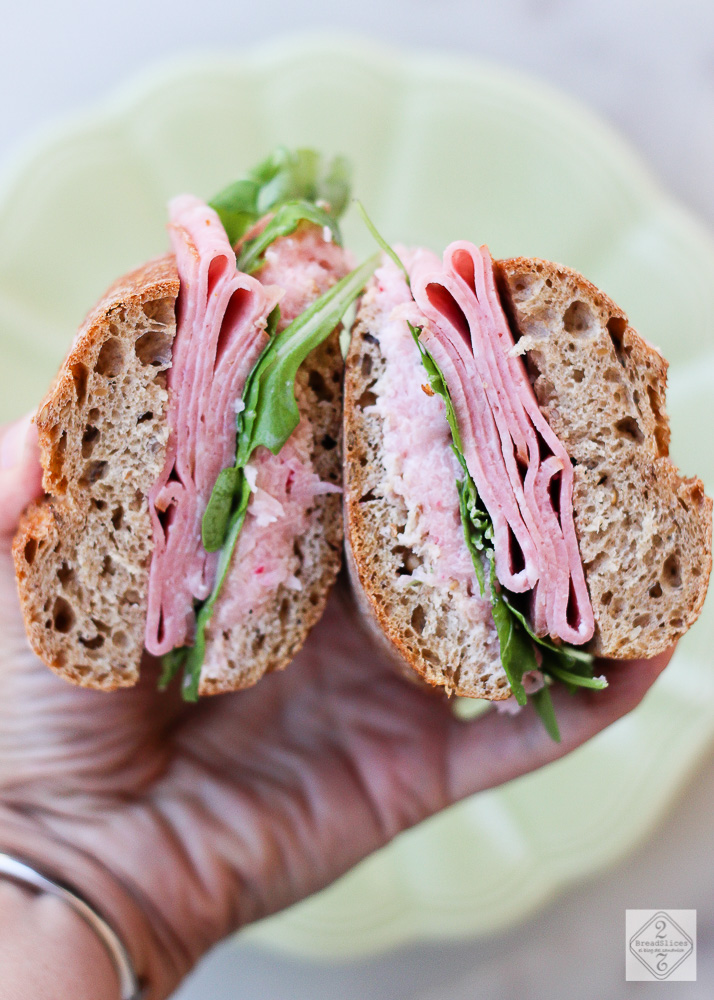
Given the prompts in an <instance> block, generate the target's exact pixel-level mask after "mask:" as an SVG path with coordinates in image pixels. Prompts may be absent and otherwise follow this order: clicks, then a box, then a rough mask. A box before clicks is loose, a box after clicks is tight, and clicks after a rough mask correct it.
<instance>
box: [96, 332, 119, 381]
mask: <svg viewBox="0 0 714 1000" xmlns="http://www.w3.org/2000/svg"><path fill="white" fill-rule="evenodd" d="M125 360H126V359H125V357H124V344H123V343H122V342H121V340H118V339H117V338H116V337H110V338H109V340H106V341H105V342H104V344H102V349H101V351H100V352H99V355H98V357H97V362H96V364H95V366H94V370H95V372H96V373H97V375H103V376H104V377H105V378H116V376H117V375H119V374H121V372H122V371H123V369H124V365H125Z"/></svg>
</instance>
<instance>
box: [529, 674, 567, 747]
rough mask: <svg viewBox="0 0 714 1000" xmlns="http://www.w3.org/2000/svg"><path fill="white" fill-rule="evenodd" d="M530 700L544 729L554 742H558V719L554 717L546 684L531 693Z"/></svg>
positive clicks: (551, 700)
mask: <svg viewBox="0 0 714 1000" xmlns="http://www.w3.org/2000/svg"><path fill="white" fill-rule="evenodd" d="M531 700H532V702H533V705H534V707H535V710H536V712H537V713H538V715H539V716H540V718H541V722H542V723H543V725H544V726H545V731H546V732H547V733H548V735H549V736H550V738H551V739H552V740H553V741H554V742H555V743H560V729H559V728H558V720H557V719H556V717H555V709H554V708H553V699H552V698H551V696H550V689H549V687H548V685H547V684H545V685H544V686H543V687H542V688H541V689H540V690H539V691H536V692H535V694H532V695H531Z"/></svg>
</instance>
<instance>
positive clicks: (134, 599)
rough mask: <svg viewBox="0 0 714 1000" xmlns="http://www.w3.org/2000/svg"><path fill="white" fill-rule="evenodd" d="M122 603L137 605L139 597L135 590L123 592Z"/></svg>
mask: <svg viewBox="0 0 714 1000" xmlns="http://www.w3.org/2000/svg"><path fill="white" fill-rule="evenodd" d="M124 601H125V602H126V603H127V604H139V602H140V601H141V597H140V596H139V593H138V591H136V590H125V591H124Z"/></svg>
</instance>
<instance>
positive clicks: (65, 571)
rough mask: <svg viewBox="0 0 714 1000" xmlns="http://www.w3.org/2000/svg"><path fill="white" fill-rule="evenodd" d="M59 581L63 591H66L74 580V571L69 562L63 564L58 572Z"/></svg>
mask: <svg viewBox="0 0 714 1000" xmlns="http://www.w3.org/2000/svg"><path fill="white" fill-rule="evenodd" d="M57 579H58V580H59V582H60V585H61V586H62V588H63V590H66V588H67V584H68V583H71V582H72V580H73V579H74V570H73V569H72V567H71V566H70V565H69V563H67V562H64V561H63V562H62V565H61V566H60V568H59V569H58V570H57Z"/></svg>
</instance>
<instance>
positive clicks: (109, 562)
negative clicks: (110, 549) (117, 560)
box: [101, 555, 116, 576]
mask: <svg viewBox="0 0 714 1000" xmlns="http://www.w3.org/2000/svg"><path fill="white" fill-rule="evenodd" d="M115 573H116V569H115V567H114V560H113V559H112V557H111V556H109V555H106V556H104V561H103V562H102V570H101V575H102V576H114V574H115Z"/></svg>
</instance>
